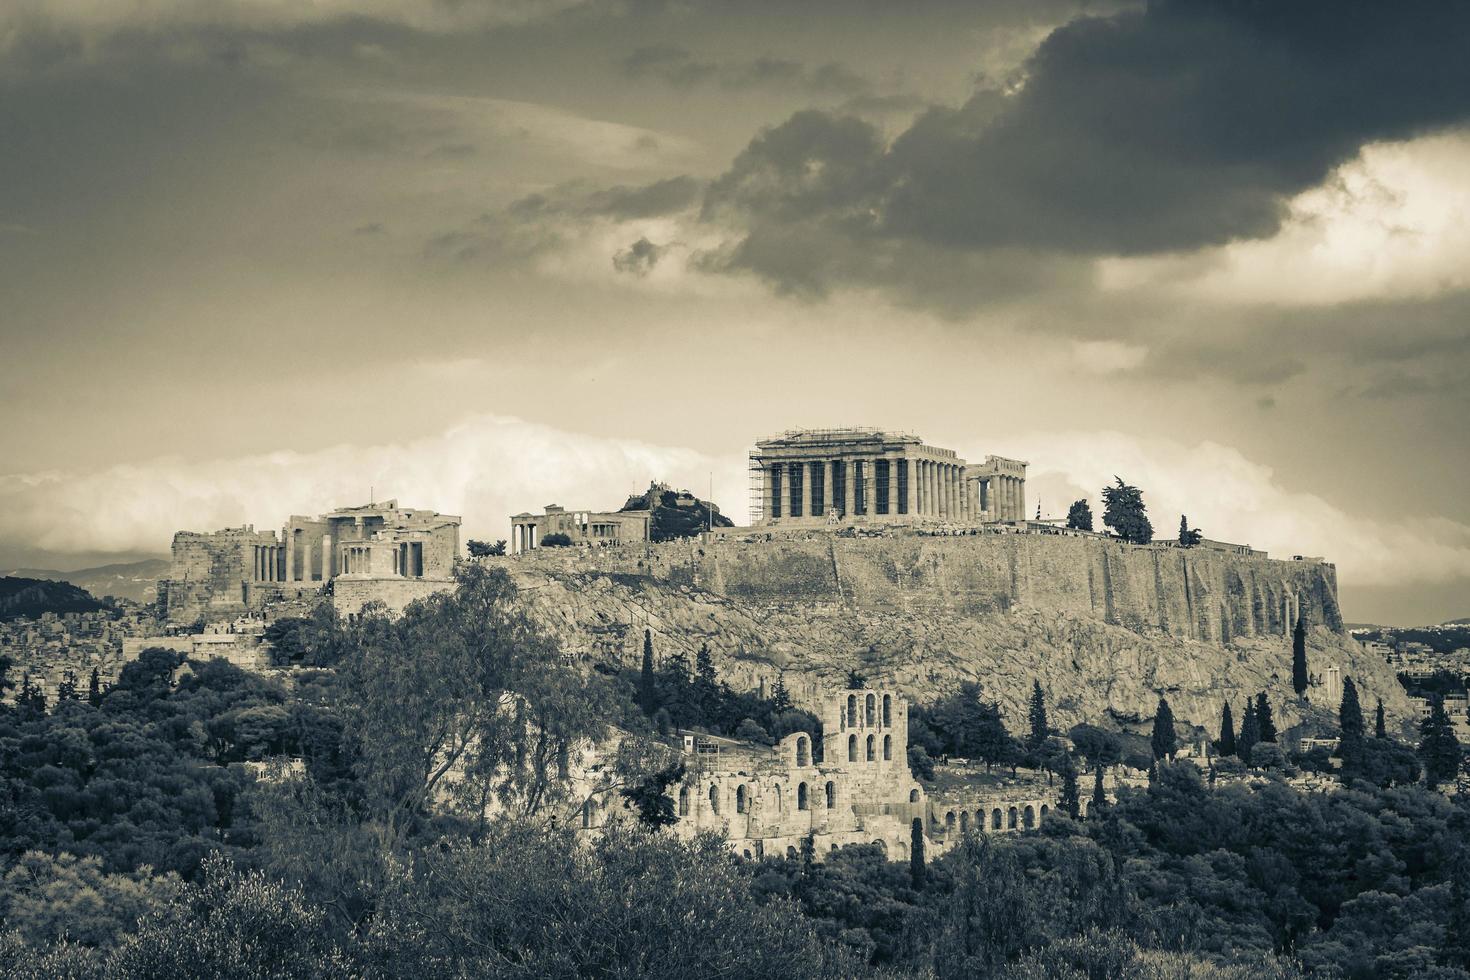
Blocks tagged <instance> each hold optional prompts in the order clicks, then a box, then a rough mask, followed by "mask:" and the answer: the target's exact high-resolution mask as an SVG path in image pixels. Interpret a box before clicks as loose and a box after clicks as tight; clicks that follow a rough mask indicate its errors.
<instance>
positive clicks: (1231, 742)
mask: <svg viewBox="0 0 1470 980" xmlns="http://www.w3.org/2000/svg"><path fill="white" fill-rule="evenodd" d="M1215 747H1216V748H1217V749H1219V750H1220V754H1221V755H1234V754H1235V719H1234V718H1232V717H1231V716H1230V702H1229V701H1226V702H1225V707H1224V708H1222V709H1221V710H1220V741H1219V742H1217V743H1215Z"/></svg>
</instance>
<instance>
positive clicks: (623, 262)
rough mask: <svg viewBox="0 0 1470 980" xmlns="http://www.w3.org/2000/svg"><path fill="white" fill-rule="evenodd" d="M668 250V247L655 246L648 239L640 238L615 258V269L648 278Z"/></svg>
mask: <svg viewBox="0 0 1470 980" xmlns="http://www.w3.org/2000/svg"><path fill="white" fill-rule="evenodd" d="M668 249H669V247H668V246H667V245H655V244H654V243H653V242H651V241H649V240H648V239H647V238H640V239H638V240H637V241H636V242H634V243H633V244H631V245H629V246H628V247H627V248H625V249H623V250H622V251H621V252H618V253H617V254H616V255H614V256H613V260H612V261H613V268H614V269H616V270H617V271H619V272H626V273H630V274H632V275H635V276H646V275H648V274H649V273H650V272H651V271H653V267H654V266H656V265H658V260H659V259H660V258H662V257H663V254H664V253H665V252H667V251H668Z"/></svg>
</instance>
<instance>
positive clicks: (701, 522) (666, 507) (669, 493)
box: [622, 483, 735, 541]
mask: <svg viewBox="0 0 1470 980" xmlns="http://www.w3.org/2000/svg"><path fill="white" fill-rule="evenodd" d="M622 509H623V510H647V511H652V518H651V521H650V523H651V525H652V526H651V527H650V528H649V536H650V537H652V538H653V540H655V541H673V540H674V539H676V538H692V537H694V536H696V535H698V534H699V533H700V532H702V531H703V530H704V529H705V528H706V527H734V526H735V522H734V521H732V520H730V518H728V517H726V516H725V515H723V514H721V513H720V508H719V507H717V506H715V505H714V504H713V503H711V502H710V501H708V500H700V499H699V498H698V497H696V496H694V494H692V493H690V492H689V491H688V490H672V489H670V488H669V487H667V486H665V485H664V484H662V483H651V484H649V486H648V490H647V491H645V492H643V493H636V494H634V495H633V496H631V497H629V498H628V502H627V503H625V504H623V506H622Z"/></svg>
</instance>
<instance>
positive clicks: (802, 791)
mask: <svg viewBox="0 0 1470 980" xmlns="http://www.w3.org/2000/svg"><path fill="white" fill-rule="evenodd" d="M796 808H797V809H798V810H805V809H807V800H806V783H797V784H796Z"/></svg>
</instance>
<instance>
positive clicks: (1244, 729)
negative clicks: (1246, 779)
mask: <svg viewBox="0 0 1470 980" xmlns="http://www.w3.org/2000/svg"><path fill="white" fill-rule="evenodd" d="M1260 740H1261V729H1260V726H1259V725H1257V724H1256V705H1255V702H1254V701H1252V700H1251V699H1250V698H1246V699H1245V716H1244V717H1243V718H1241V720H1240V737H1239V738H1237V739H1236V740H1235V754H1236V755H1238V756H1240V761H1241V762H1244V763H1245V764H1246V765H1249V764H1250V761H1251V749H1253V748H1255V745H1256V743H1257V742H1259V741H1260Z"/></svg>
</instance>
